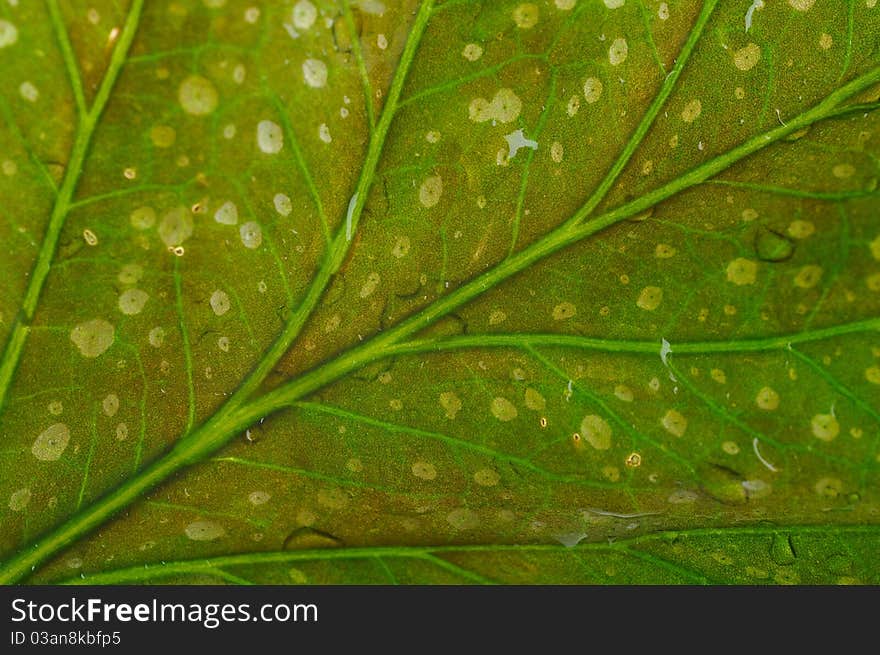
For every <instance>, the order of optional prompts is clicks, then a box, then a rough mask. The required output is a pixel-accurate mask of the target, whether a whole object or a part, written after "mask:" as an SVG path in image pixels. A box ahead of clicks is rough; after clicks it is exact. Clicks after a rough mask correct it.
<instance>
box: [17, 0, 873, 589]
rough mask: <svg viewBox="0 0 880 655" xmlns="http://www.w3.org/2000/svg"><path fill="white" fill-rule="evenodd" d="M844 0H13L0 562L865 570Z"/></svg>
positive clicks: (850, 20)
mask: <svg viewBox="0 0 880 655" xmlns="http://www.w3.org/2000/svg"><path fill="white" fill-rule="evenodd" d="M844 4H845V6H846V8H847V11H841V6H840V5H841V3H816V2H812V1H810V0H797V1H796V0H788V1H787V2H783V1H781V0H780V1H779V2H773V3H763V6H758V5H757V4H756V5H755V6H751V7H749V6H747V5H748V3H744V2H735V1H734V0H705V1H704V2H702V3H700V2H690V1H685V0H680V1H674V0H672V1H668V2H656V1H654V0H629V1H628V2H627V1H623V0H615V1H614V2H612V1H611V0H604V1H603V2H600V1H599V0H553V1H550V0H535V1H534V2H506V1H496V0H491V1H489V0H484V1H478V0H470V1H469V0H446V1H445V2H444V1H442V0H435V1H432V0H422V1H421V2H417V1H416V0H399V1H396V2H390V1H383V2H379V1H377V0H360V1H359V2H356V1H355V0H339V1H337V2H330V1H323V0H297V1H296V2H293V1H292V0H290V1H286V2H283V3H253V4H251V3H248V2H238V1H237V0H202V1H200V2H197V1H196V0H176V1H174V2H170V1H169V2H166V1H165V0H158V1H156V2H148V3H147V2H144V1H143V0H132V1H131V2H129V3H118V2H109V1H105V0H95V1H94V2H90V3H79V2H72V3H67V2H58V1H57V0H46V2H45V3H37V2H32V3H20V4H19V3H14V2H9V3H5V4H2V5H0V70H2V72H3V80H4V82H5V83H4V84H3V85H2V87H0V112H2V119H3V123H2V127H0V173H2V174H0V199H2V203H0V218H2V221H0V236H2V238H0V243H2V247H3V254H4V257H3V258H0V267H2V268H0V273H2V280H3V283H2V286H0V344H3V351H2V359H0V411H2V413H0V434H2V438H3V440H2V445H0V458H2V462H0V466H2V470H3V475H2V477H0V499H2V500H3V503H2V505H0V528H2V529H0V560H2V563H0V581H3V582H5V583H13V582H32V583H46V582H58V581H72V582H87V583H88V582H94V583H132V582H148V583H158V582H181V583H198V582H207V581H220V582H229V583H235V584H246V583H250V582H258V583H282V584H292V583H302V582H313V583H361V582H366V583H389V582H390V583H398V582H399V583H417V582H422V583H446V582H453V583H472V582H476V583H491V582H500V583H596V582H610V583H693V582H699V583H733V584H752V583H761V582H767V583H774V584H782V583H795V584H797V583H820V584H826V583H835V584H836V583H868V584H870V583H873V584H877V583H878V582H880V569H878V566H877V563H876V558H875V557H874V556H873V553H875V552H876V550H877V547H878V545H880V544H878V539H880V523H878V521H877V515H878V509H880V497H878V470H880V394H878V393H877V391H878V385H880V336H878V334H880V263H878V260H880V211H878V209H880V190H878V175H880V112H877V111H876V110H877V108H878V106H880V104H878V101H880V8H878V7H877V3H875V2H874V1H873V0H848V2H846V3H844Z"/></svg>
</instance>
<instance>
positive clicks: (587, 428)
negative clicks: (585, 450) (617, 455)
mask: <svg viewBox="0 0 880 655" xmlns="http://www.w3.org/2000/svg"><path fill="white" fill-rule="evenodd" d="M580 434H581V436H582V437H583V438H584V439H585V440H586V442H587V443H588V444H590V445H591V446H592V447H593V448H595V449H596V450H608V449H609V448H610V447H611V434H612V433H611V426H610V425H608V421H606V420H605V419H604V418H602V417H601V416H596V415H595V414H590V415H589V416H585V417H584V418H583V420H582V421H581V429H580Z"/></svg>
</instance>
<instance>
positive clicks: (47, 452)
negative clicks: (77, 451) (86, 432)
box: [31, 423, 70, 462]
mask: <svg viewBox="0 0 880 655" xmlns="http://www.w3.org/2000/svg"><path fill="white" fill-rule="evenodd" d="M68 443H70V429H69V428H68V427H67V425H65V424H64V423H55V424H54V425H50V426H49V427H48V428H46V429H45V430H43V432H41V433H40V436H38V437H37V438H36V440H35V441H34V443H33V445H32V446H31V453H33V455H34V457H36V458H37V459H38V460H40V461H41V462H54V461H55V460H57V459H60V458H61V455H62V454H63V453H64V451H65V450H66V449H67V444H68Z"/></svg>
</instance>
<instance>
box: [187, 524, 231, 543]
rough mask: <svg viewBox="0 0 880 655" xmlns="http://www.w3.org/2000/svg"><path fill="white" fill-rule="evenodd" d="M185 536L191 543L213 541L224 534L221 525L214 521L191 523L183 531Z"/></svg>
mask: <svg viewBox="0 0 880 655" xmlns="http://www.w3.org/2000/svg"><path fill="white" fill-rule="evenodd" d="M184 532H185V533H186V536H187V537H189V538H190V539H192V540H193V541H214V540H215V539H219V538H220V537H222V536H224V535H225V534H226V531H225V530H224V529H223V527H222V526H221V525H219V524H218V523H215V522H214V521H208V520H202V521H193V522H192V523H190V524H189V525H187V526H186V529H185V530H184Z"/></svg>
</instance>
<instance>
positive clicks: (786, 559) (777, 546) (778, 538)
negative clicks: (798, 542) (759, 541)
mask: <svg viewBox="0 0 880 655" xmlns="http://www.w3.org/2000/svg"><path fill="white" fill-rule="evenodd" d="M770 559H772V560H773V561H774V562H776V563H777V564H778V565H779V566H791V565H792V564H794V563H795V562H796V561H797V553H796V552H795V550H794V543H793V542H792V539H791V535H789V534H780V533H776V534H774V535H773V541H772V543H771V544H770Z"/></svg>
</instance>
